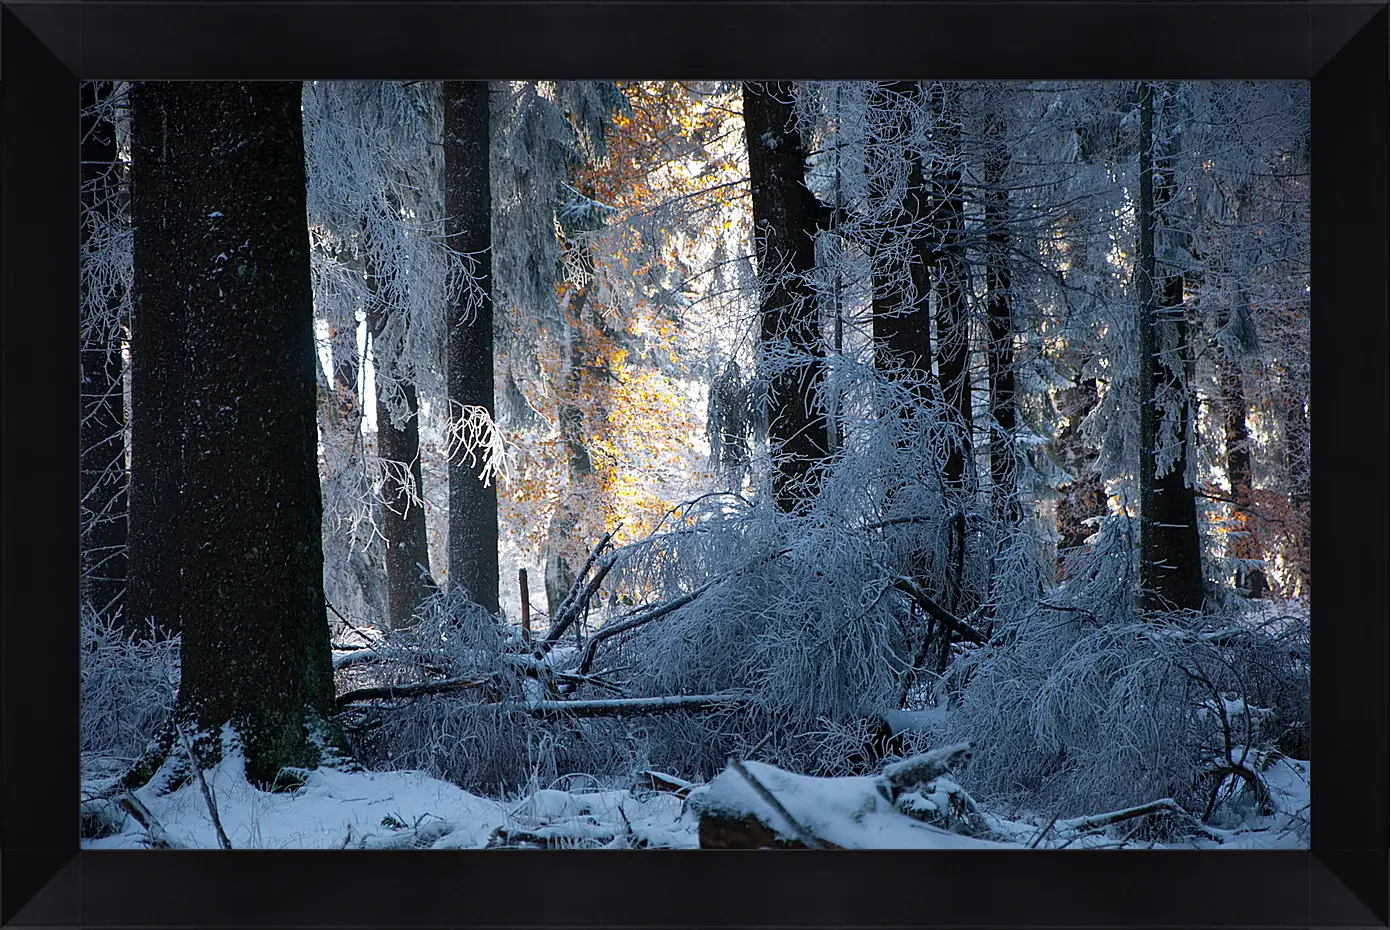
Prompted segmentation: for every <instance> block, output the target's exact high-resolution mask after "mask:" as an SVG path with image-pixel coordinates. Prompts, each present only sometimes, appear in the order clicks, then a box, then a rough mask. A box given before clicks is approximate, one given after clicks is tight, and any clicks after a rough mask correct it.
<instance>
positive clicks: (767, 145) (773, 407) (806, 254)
mask: <svg viewBox="0 0 1391 930" xmlns="http://www.w3.org/2000/svg"><path fill="white" fill-rule="evenodd" d="M791 98H792V85H791V83H790V82H786V81H775V82H769V83H767V84H754V83H745V84H744V135H745V141H746V144H747V146H748V154H749V178H750V183H751V187H752V192H753V220H754V252H755V255H756V257H757V259H758V273H759V279H760V286H761V290H762V300H761V302H760V327H759V377H761V378H767V379H768V382H769V395H770V396H769V399H768V441H769V444H770V445H771V446H772V448H773V450H774V461H773V499H774V501H775V502H776V504H777V506H778V507H779V508H780V509H782V510H784V511H788V512H791V511H794V510H796V509H798V507H799V506H801V505H803V504H804V503H806V502H807V501H809V500H811V499H812V498H814V497H815V496H816V494H817V492H818V491H819V489H820V481H821V478H820V471H819V469H817V468H816V466H817V465H818V464H819V463H821V462H823V461H824V460H825V459H826V457H827V455H828V453H829V449H830V445H829V434H828V427H827V419H826V415H825V413H824V412H823V411H821V410H820V409H819V408H818V406H817V404H816V402H815V399H814V396H813V395H814V393H815V390H816V388H817V386H818V385H819V384H820V382H821V381H822V379H823V378H824V377H825V367H826V366H825V346H824V345H823V344H822V340H821V333H820V326H819V325H818V324H819V320H818V314H817V304H816V294H815V291H814V289H813V287H812V284H811V281H810V274H811V272H812V271H813V270H814V268H815V265H816V249H815V244H816V243H815V235H816V230H817V225H818V220H819V218H820V216H821V215H822V213H823V212H825V207H824V206H823V205H822V204H821V203H820V201H818V200H817V199H816V197H815V195H813V194H812V192H811V191H810V190H809V189H808V188H807V186H806V180H805V172H806V158H807V151H806V146H805V145H804V144H803V142H802V139H801V137H800V135H799V134H798V132H797V124H796V118H795V116H794V114H793V110H792V103H791ZM778 347H782V348H784V350H785V351H786V352H788V353H790V354H791V355H792V356H793V357H791V358H788V359H786V360H781V359H779V360H777V361H776V362H775V361H774V354H775V351H776V348H778Z"/></svg>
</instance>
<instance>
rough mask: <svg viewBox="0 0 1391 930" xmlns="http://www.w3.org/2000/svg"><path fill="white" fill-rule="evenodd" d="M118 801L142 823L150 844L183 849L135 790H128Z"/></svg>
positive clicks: (137, 821) (156, 847)
mask: <svg viewBox="0 0 1391 930" xmlns="http://www.w3.org/2000/svg"><path fill="white" fill-rule="evenodd" d="M116 803H117V804H119V805H120V806H121V809H122V810H124V811H125V812H126V813H128V814H130V816H131V817H133V818H134V819H135V822H136V823H138V824H140V827H141V829H143V830H144V831H145V833H146V835H147V836H148V837H149V839H150V845H151V846H153V847H154V848H155V849H183V844H182V843H179V842H176V841H174V840H172V839H170V838H169V834H168V833H165V832H164V827H162V826H160V823H159V821H158V820H156V819H155V815H154V814H152V813H150V809H149V808H148V807H146V806H145V805H144V803H143V802H142V801H141V800H140V799H139V798H137V797H136V796H135V794H134V793H133V792H130V791H127V792H126V793H125V794H123V795H121V797H120V799H119V800H117V802H116Z"/></svg>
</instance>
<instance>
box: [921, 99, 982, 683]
mask: <svg viewBox="0 0 1391 930" xmlns="http://www.w3.org/2000/svg"><path fill="white" fill-rule="evenodd" d="M960 93H961V92H960V89H959V88H957V87H955V86H953V85H950V84H935V85H934V86H933V88H932V92H931V94H930V95H929V106H930V108H931V110H932V112H933V118H934V121H935V123H936V129H937V131H938V132H939V133H940V134H941V137H942V149H943V153H942V163H941V164H940V165H937V166H935V167H934V170H933V171H932V178H931V181H930V182H929V190H930V192H931V203H932V229H933V231H934V234H935V237H936V238H935V241H934V242H933V243H932V255H931V260H932V264H933V266H934V270H935V274H936V285H937V287H936V290H937V375H938V389H939V390H940V391H941V395H942V397H943V399H944V400H945V401H946V402H947V403H948V404H949V405H950V406H951V408H952V409H953V410H954V411H956V416H957V428H958V430H959V432H958V440H957V442H956V443H955V444H954V445H953V446H952V448H951V450H950V451H949V453H948V455H947V461H946V465H945V467H944V470H943V479H944V482H945V484H946V487H947V492H948V498H949V506H951V505H954V506H955V508H956V516H955V517H954V518H953V521H952V532H951V539H950V543H949V567H948V571H949V575H948V580H947V585H946V591H945V592H944V593H945V596H946V600H947V606H948V608H949V609H950V610H954V611H960V610H961V609H962V608H963V606H965V603H966V600H967V598H966V591H965V590H964V587H965V559H966V516H965V509H966V506H967V498H968V495H969V494H970V490H971V486H972V485H973V484H974V476H973V475H972V474H971V472H972V470H973V469H972V462H973V460H974V459H973V457H972V454H971V429H972V410H971V373H970V357H971V342H970V318H969V315H968V308H967V304H966V287H967V281H966V256H965V242H964V238H965V225H964V214H965V198H964V196H963V193H962V187H961V123H960V119H961V103H960ZM941 655H942V660H941V662H939V665H944V664H945V661H946V656H947V652H946V649H945V644H944V648H943V650H942V654H941Z"/></svg>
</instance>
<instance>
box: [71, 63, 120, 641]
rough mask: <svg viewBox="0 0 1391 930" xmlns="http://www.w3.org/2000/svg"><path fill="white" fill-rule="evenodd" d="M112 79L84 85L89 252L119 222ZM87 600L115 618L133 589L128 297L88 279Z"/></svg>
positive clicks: (85, 243)
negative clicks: (125, 344)
mask: <svg viewBox="0 0 1391 930" xmlns="http://www.w3.org/2000/svg"><path fill="white" fill-rule="evenodd" d="M113 90H114V84H113V82H111V81H83V82H82V251H83V255H84V256H86V255H88V254H89V251H90V250H92V249H93V248H95V247H97V246H98V243H97V242H94V239H95V238H98V237H102V236H105V235H109V234H110V231H111V224H114V223H117V222H119V221H120V208H119V198H120V197H121V196H122V192H121V189H120V188H121V180H120V171H121V168H120V164H119V161H118V158H117V152H116V124H115V122H114V120H113V119H112V117H111V116H110V114H109V113H102V112H99V111H98V107H101V106H102V105H103V104H105V103H106V102H107V101H109V99H110V97H111V94H112V92H113ZM82 284H83V293H82V313H83V320H82V355H81V360H82V419H81V427H80V428H81V448H82V452H81V456H82V465H81V477H82V483H81V493H82V589H83V590H82V595H83V600H84V601H86V603H87V604H89V605H90V606H91V607H93V608H94V609H96V610H98V611H100V612H101V613H103V614H105V615H107V616H114V615H116V614H117V613H118V612H119V610H120V606H121V603H120V602H121V597H122V595H123V594H124V592H125V587H126V527H127V515H126V508H127V496H126V491H127V474H126V442H125V429H126V417H125V364H124V362H123V361H122V358H121V342H122V338H123V335H124V329H125V323H126V321H125V319H124V315H125V313H124V311H125V303H126V296H127V295H125V294H123V293H121V292H120V291H114V292H113V291H108V292H105V293H93V291H92V288H93V287H94V286H95V282H93V281H91V280H90V279H89V278H88V276H87V275H85V274H84V275H83V277H82Z"/></svg>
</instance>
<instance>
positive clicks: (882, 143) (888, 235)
mask: <svg viewBox="0 0 1391 930" xmlns="http://www.w3.org/2000/svg"><path fill="white" fill-rule="evenodd" d="M921 98H922V86H921V85H920V84H919V83H918V82H917V81H894V82H892V83H887V84H878V85H876V86H875V90H874V91H872V92H871V97H870V105H871V106H872V107H875V108H877V109H882V110H884V111H886V112H888V113H889V114H891V118H890V119H889V120H888V121H887V125H888V126H889V127H890V128H889V133H888V135H887V137H885V138H881V139H879V140H876V142H875V143H874V144H873V145H872V146H871V147H870V149H869V151H868V153H867V154H866V158H867V160H868V162H869V164H868V168H867V170H868V172H869V176H870V183H871V185H875V186H876V187H877V188H879V189H878V190H873V191H872V193H871V197H872V198H873V200H872V201H871V208H872V209H873V210H874V212H875V214H876V215H879V216H881V217H882V221H881V222H880V223H879V224H877V225H878V226H879V229H878V230H877V237H876V242H875V247H874V254H873V256H872V261H871V266H872V269H873V271H872V279H873V286H874V293H873V298H872V317H871V327H872V333H873V339H874V362H875V367H877V368H879V369H880V370H882V371H892V370H895V369H896V368H897V367H899V366H901V367H902V368H904V369H907V370H909V371H911V372H914V373H915V374H916V375H917V376H918V377H919V378H921V381H920V382H919V383H916V384H915V387H916V389H917V393H918V395H919V397H920V398H921V399H922V400H923V401H924V402H926V401H927V400H930V398H931V393H932V323H931V319H930V317H929V306H928V305H929V301H930V298H931V295H932V280H933V264H932V256H931V255H930V254H929V253H930V252H931V247H930V246H929V245H928V243H926V242H925V241H924V238H923V236H922V235H921V234H918V235H914V236H911V237H910V239H909V241H907V242H895V241H894V240H895V238H896V236H895V233H896V231H898V232H897V235H898V236H899V237H901V236H902V232H901V230H905V229H922V228H923V225H924V223H925V222H926V219H927V212H928V204H927V197H928V194H927V190H926V182H925V181H924V179H923V165H922V159H921V157H920V156H919V155H918V154H917V151H916V148H915V147H914V146H912V145H911V141H912V140H911V133H912V129H913V126H912V121H913V111H914V110H916V109H917V108H919V107H921V105H922V99H921ZM900 159H902V160H906V161H907V162H908V165H907V180H906V184H905V186H904V189H903V192H902V196H901V197H900V198H898V199H896V200H894V201H893V202H892V203H889V204H887V205H885V204H883V203H882V202H880V203H875V202H874V201H875V200H878V201H882V200H884V199H885V198H888V197H890V196H891V195H892V194H893V191H892V189H890V188H889V183H890V182H891V180H892V178H893V176H894V174H895V171H894V167H893V163H894V162H896V161H898V160H900Z"/></svg>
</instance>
